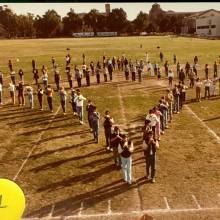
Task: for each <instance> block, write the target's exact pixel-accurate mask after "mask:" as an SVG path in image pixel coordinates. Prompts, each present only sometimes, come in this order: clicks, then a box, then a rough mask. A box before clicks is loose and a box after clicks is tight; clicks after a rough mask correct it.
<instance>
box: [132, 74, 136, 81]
mask: <svg viewBox="0 0 220 220" xmlns="http://www.w3.org/2000/svg"><path fill="white" fill-rule="evenodd" d="M135 80H136V79H135V72H133V73H132V81H135Z"/></svg>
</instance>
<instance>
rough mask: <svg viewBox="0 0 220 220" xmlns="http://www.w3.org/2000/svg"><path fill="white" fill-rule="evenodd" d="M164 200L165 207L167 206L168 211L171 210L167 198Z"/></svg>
mask: <svg viewBox="0 0 220 220" xmlns="http://www.w3.org/2000/svg"><path fill="white" fill-rule="evenodd" d="M163 199H164V202H165V205H166V209H168V210H170V206H169V203H168V200H167V197H163Z"/></svg>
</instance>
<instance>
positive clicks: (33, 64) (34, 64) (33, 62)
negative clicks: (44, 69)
mask: <svg viewBox="0 0 220 220" xmlns="http://www.w3.org/2000/svg"><path fill="white" fill-rule="evenodd" d="M31 65H32V69H33V70H34V69H36V62H35V60H32V61H31Z"/></svg>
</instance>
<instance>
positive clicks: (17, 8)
mask: <svg viewBox="0 0 220 220" xmlns="http://www.w3.org/2000/svg"><path fill="white" fill-rule="evenodd" d="M4 4H7V5H8V6H9V7H10V8H11V9H12V10H13V11H14V12H16V13H17V14H26V13H27V12H30V13H33V14H34V15H37V14H38V15H43V14H44V13H45V12H46V11H47V10H48V9H54V10H56V11H57V12H58V14H59V15H61V16H62V17H64V16H65V15H66V14H67V12H68V11H69V9H70V8H73V9H74V11H75V12H77V13H80V12H89V11H90V10H91V9H92V8H95V9H97V10H99V11H100V12H104V11H105V3H4ZM152 4H153V3H147V2H146V3H143V2H142V3H126V2H123V3H122V2H121V3H110V5H111V9H113V8H120V7H122V8H123V9H124V10H125V11H126V13H127V17H128V19H129V20H133V19H134V18H135V17H136V16H137V14H138V13H139V12H140V11H143V12H147V13H149V10H150V9H151V6H152ZM159 4H160V6H161V8H162V9H163V10H165V11H167V10H173V11H177V12H191V11H203V10H208V9H211V8H212V9H216V10H220V3H218V2H209V3H208V2H206V3H202V2H195V3H179V2H177V3H173V2H172V3H159ZM0 5H3V3H0Z"/></svg>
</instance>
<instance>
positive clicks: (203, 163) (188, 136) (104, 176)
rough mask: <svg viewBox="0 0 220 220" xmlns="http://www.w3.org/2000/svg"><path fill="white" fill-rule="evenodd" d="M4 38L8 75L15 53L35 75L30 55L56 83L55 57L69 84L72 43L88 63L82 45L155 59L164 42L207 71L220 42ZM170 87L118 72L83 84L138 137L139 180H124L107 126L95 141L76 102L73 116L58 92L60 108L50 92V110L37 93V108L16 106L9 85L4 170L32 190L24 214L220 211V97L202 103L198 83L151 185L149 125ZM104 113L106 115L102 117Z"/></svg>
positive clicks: (1, 64) (186, 215)
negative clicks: (145, 127) (146, 147)
mask: <svg viewBox="0 0 220 220" xmlns="http://www.w3.org/2000/svg"><path fill="white" fill-rule="evenodd" d="M140 44H142V45H143V48H142V49H140V47H139V45H140ZM0 45H1V51H0V69H1V70H2V71H3V72H4V76H5V77H7V75H8V74H9V72H8V67H7V62H8V59H12V62H13V64H14V66H15V70H16V71H17V70H18V69H19V68H23V70H24V74H25V81H26V82H30V83H32V82H33V77H32V70H31V60H32V59H35V60H36V64H37V67H38V68H39V69H40V68H41V66H42V65H43V64H44V65H46V66H47V67H48V69H49V82H50V83H51V84H53V73H52V71H51V57H52V56H54V57H55V58H56V60H57V63H58V64H59V66H60V67H61V73H62V79H64V80H63V81H62V84H63V85H64V86H66V87H68V84H67V82H66V76H65V72H64V66H65V55H66V48H67V47H69V48H71V55H72V57H73V59H72V64H81V63H82V53H84V54H85V55H86V62H87V64H89V62H90V61H91V60H93V61H95V62H96V61H98V60H100V61H102V56H103V53H105V54H106V55H107V56H109V57H112V56H116V57H117V56H121V55H122V54H123V53H125V54H126V56H127V57H128V58H132V59H133V60H136V59H141V58H144V54H145V52H146V51H147V52H148V54H149V59H150V61H151V62H152V63H153V62H154V61H157V62H159V51H158V49H157V46H160V47H161V49H162V51H163V52H164V55H165V59H167V60H168V61H169V63H170V64H172V55H173V53H175V54H176V55H177V58H178V60H179V61H180V63H181V64H183V65H185V63H186V61H189V62H190V63H192V61H193V58H194V56H195V55H197V56H198V58H199V65H200V67H199V75H200V76H201V77H203V76H204V70H203V68H204V66H205V63H209V64H210V66H211V67H212V65H213V63H214V61H215V60H216V59H217V58H218V56H219V51H220V41H217V40H216V41H212V40H203V39H191V38H181V37H179V38H170V37H128V38H96V39H95V38H94V39H93V38H91V39H46V40H43V39H39V40H2V41H0ZM17 58H19V62H16V59H17ZM174 71H176V68H174ZM212 75H213V73H212V72H211V73H210V76H212ZM6 81H8V82H9V78H8V79H6ZM102 81H103V78H102ZM83 83H84V84H85V79H83ZM187 83H188V82H187ZM5 84H6V83H5ZM53 86H55V85H54V84H53ZM74 86H76V82H74ZM167 86H168V81H167V79H166V78H165V77H164V76H163V78H162V80H161V81H158V80H157V79H156V78H152V77H149V76H148V77H145V79H144V81H143V82H142V83H141V84H140V83H138V82H131V81H129V82H126V81H125V78H124V73H122V72H118V71H115V73H114V74H113V82H111V83H110V82H108V83H102V84H101V85H100V86H97V85H96V83H95V78H94V77H92V85H91V86H90V87H83V88H82V89H81V91H82V94H83V95H84V96H85V97H87V98H91V99H92V100H94V102H95V104H96V105H97V106H98V110H99V112H100V113H101V116H102V117H103V116H104V112H105V110H106V109H108V110H110V111H111V114H112V116H113V118H114V119H115V121H116V124H119V125H120V126H121V127H122V128H123V129H124V130H125V131H127V132H129V135H130V137H131V138H132V140H133V141H134V146H135V151H134V154H133V177H134V179H135V181H134V183H133V185H132V186H131V187H128V186H127V185H126V184H125V183H123V181H122V173H121V171H119V170H118V169H116V168H115V167H114V165H113V159H112V155H111V154H110V153H107V152H106V150H105V148H104V146H105V141H104V134H103V128H102V126H101V135H100V136H101V139H100V143H99V144H95V143H94V141H93V136H92V134H91V133H90V131H89V127H88V124H87V123H86V124H85V125H80V124H79V122H78V120H77V119H76V118H74V117H73V114H72V111H71V106H70V104H69V103H68V105H67V115H66V116H63V114H62V110H61V108H60V106H59V99H58V96H57V95H55V100H54V101H55V103H54V106H55V111H54V113H53V114H51V113H49V111H48V109H47V104H46V98H45V97H44V109H45V110H44V111H43V112H40V111H39V110H38V103H37V99H36V98H35V109H34V110H30V109H29V108H28V107H27V106H25V107H19V106H11V105H10V104H8V99H9V96H8V95H9V94H8V91H7V88H5V89H4V90H5V92H4V99H5V101H3V102H5V104H4V105H3V106H2V108H1V109H0V126H1V129H0V138H1V143H0V146H1V152H0V162H1V164H0V167H1V177H2V178H9V179H14V180H15V182H17V183H18V184H19V185H20V186H21V188H22V189H23V190H24V193H25V195H26V199H27V207H26V211H25V215H24V217H25V218H28V219H29V218H34V217H35V218H37V217H41V218H43V217H48V218H47V219H51V220H52V219H64V217H65V216H66V217H65V219H81V218H82V217H84V218H89V219H114V220H118V219H125V217H126V218H127V219H129V218H131V219H139V217H140V216H141V215H142V214H143V213H145V211H146V210H148V211H147V213H148V215H150V216H154V218H155V219H169V220H170V219H219V216H220V194H219V193H220V185H219V181H220V169H219V168H220V162H219V158H220V152H219V147H220V142H219V136H220V110H219V109H220V96H216V97H214V98H211V99H210V100H203V101H202V102H200V103H196V102H194V101H193V99H194V96H195V91H194V89H189V90H188V91H187V103H188V104H187V106H184V108H183V110H182V111H181V113H180V114H179V115H174V120H173V122H172V124H171V125H170V126H169V129H167V131H166V132H165V135H164V136H162V140H161V145H160V150H159V151H158V153H157V175H156V177H157V178H156V181H157V182H156V183H155V184H150V183H147V182H146V180H145V162H144V158H143V152H142V141H141V140H142V139H141V137H142V133H141V127H140V124H142V123H143V118H144V116H145V115H146V113H147V112H148V110H149V109H150V108H151V107H153V106H154V105H155V104H157V103H158V100H159V98H160V97H161V95H163V93H164V90H165V89H166V87H167ZM34 88H35V86H34ZM203 92H204V91H203ZM217 92H219V91H217ZM16 101H17V100H16ZM192 111H193V112H194V113H195V114H192ZM196 116H198V117H199V118H196ZM85 118H86V116H85ZM102 122H103V118H102V121H101V123H100V125H102ZM209 129H211V132H212V133H211V132H210V130H209ZM213 132H214V133H215V134H216V136H214V135H213ZM68 216H69V217H68ZM45 219H46V218H45Z"/></svg>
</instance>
